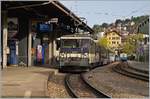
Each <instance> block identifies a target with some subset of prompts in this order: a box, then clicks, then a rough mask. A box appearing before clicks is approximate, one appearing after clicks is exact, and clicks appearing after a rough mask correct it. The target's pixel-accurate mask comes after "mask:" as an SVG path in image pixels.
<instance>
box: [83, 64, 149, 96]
mask: <svg viewBox="0 0 150 99" xmlns="http://www.w3.org/2000/svg"><path fill="white" fill-rule="evenodd" d="M116 64H118V63H113V64H110V65H107V66H104V67H100V68H96V69H94V70H92V71H90V72H88V73H86V74H85V75H84V77H85V79H87V80H88V81H89V83H91V84H92V85H93V86H94V87H96V88H98V90H100V91H103V92H104V93H105V94H107V95H109V96H111V97H112V98H145V97H148V96H149V82H145V81H142V80H138V79H133V78H130V77H127V76H124V75H121V74H119V73H116V72H114V71H113V70H112V67H113V66H115V65H116Z"/></svg>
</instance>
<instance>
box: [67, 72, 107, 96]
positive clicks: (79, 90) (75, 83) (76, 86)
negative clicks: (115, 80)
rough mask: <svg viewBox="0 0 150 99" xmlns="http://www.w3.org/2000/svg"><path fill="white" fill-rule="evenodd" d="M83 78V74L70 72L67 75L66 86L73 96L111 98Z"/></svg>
mask: <svg viewBox="0 0 150 99" xmlns="http://www.w3.org/2000/svg"><path fill="white" fill-rule="evenodd" d="M83 78H84V77H83V76H82V74H68V75H67V76H66V77H65V84H66V88H67V90H68V92H69V93H70V94H71V96H72V97H73V98H109V97H108V96H107V95H105V94H103V93H102V92H100V91H98V90H96V89H95V88H93V87H91V86H90V85H89V84H88V83H86V81H85V80H84V79H83Z"/></svg>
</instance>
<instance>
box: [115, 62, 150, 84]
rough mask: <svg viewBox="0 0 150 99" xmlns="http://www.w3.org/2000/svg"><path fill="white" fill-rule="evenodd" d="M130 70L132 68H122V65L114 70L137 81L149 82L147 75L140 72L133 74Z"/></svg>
mask: <svg viewBox="0 0 150 99" xmlns="http://www.w3.org/2000/svg"><path fill="white" fill-rule="evenodd" d="M128 69H130V68H129V67H125V66H121V64H118V65H117V66H115V67H113V70H114V71H115V72H118V73H120V74H123V75H125V76H128V77H132V78H135V79H140V80H144V81H149V77H148V76H145V75H143V74H140V73H138V72H132V71H133V70H132V71H129V70H128Z"/></svg>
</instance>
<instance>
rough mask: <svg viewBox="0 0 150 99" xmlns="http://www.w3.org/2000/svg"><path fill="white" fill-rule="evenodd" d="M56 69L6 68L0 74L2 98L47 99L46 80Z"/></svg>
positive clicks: (34, 67) (35, 67) (32, 67)
mask: <svg viewBox="0 0 150 99" xmlns="http://www.w3.org/2000/svg"><path fill="white" fill-rule="evenodd" d="M55 71H56V69H52V68H46V67H37V66H29V67H17V66H10V67H9V66H8V68H5V69H3V70H2V71H1V72H2V73H1V74H2V76H1V81H0V83H1V88H2V91H1V97H2V98H47V97H48V94H47V80H48V76H49V75H53V74H54V73H55Z"/></svg>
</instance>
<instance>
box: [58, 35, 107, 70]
mask: <svg viewBox="0 0 150 99" xmlns="http://www.w3.org/2000/svg"><path fill="white" fill-rule="evenodd" d="M107 52H108V51H106V49H105V48H102V47H100V46H98V44H97V41H96V40H94V39H93V38H92V36H91V35H90V34H73V35H65V36H62V37H60V51H59V61H60V62H59V63H60V64H59V69H60V70H61V69H63V70H67V69H69V70H71V71H74V70H80V71H84V70H89V69H90V68H92V67H94V66H98V65H103V64H104V61H106V60H108V53H107ZM105 63H108V61H107V62H105Z"/></svg>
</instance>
